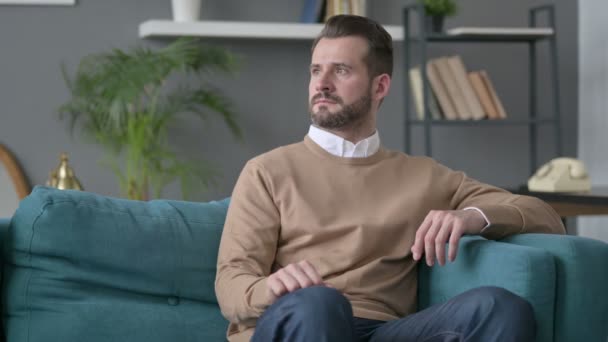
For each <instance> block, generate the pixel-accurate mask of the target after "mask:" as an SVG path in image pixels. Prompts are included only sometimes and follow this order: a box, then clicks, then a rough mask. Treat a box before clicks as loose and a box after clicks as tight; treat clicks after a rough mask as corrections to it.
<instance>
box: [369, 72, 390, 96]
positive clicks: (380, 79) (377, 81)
mask: <svg viewBox="0 0 608 342" xmlns="http://www.w3.org/2000/svg"><path fill="white" fill-rule="evenodd" d="M390 88H391V77H390V76H389V75H388V74H381V75H378V76H376V77H374V80H373V83H372V98H374V99H375V100H382V99H383V98H384V97H386V95H388V90H389V89H390Z"/></svg>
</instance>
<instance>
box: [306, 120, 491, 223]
mask: <svg viewBox="0 0 608 342" xmlns="http://www.w3.org/2000/svg"><path fill="white" fill-rule="evenodd" d="M308 136H309V137H310V139H311V140H312V141H314V142H315V143H316V144H317V145H319V146H321V148H323V149H324V150H325V151H327V152H328V153H331V154H333V155H334V156H338V157H345V158H365V157H369V156H371V155H373V154H374V153H376V152H378V149H380V135H379V134H378V130H376V131H375V132H374V134H372V135H371V136H369V137H368V138H365V139H363V140H361V141H359V142H357V143H356V144H353V143H352V142H350V141H348V140H346V139H344V138H342V137H341V136H338V135H336V134H333V133H331V132H328V131H325V130H322V129H320V128H318V127H315V126H314V125H310V128H309V129H308ZM463 210H476V211H477V212H479V213H480V214H481V216H483V218H484V220H486V226H485V227H484V228H483V229H486V228H488V227H489V226H490V221H489V220H488V218H487V217H486V215H485V214H484V213H483V211H481V209H479V208H476V207H467V208H464V209H463ZM482 231H483V230H482Z"/></svg>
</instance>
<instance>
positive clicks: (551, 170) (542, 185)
mask: <svg viewBox="0 0 608 342" xmlns="http://www.w3.org/2000/svg"><path fill="white" fill-rule="evenodd" d="M528 190H529V191H544V192H570V191H589V190H591V180H590V179H589V175H588V174H587V170H586V169H585V165H584V164H583V163H582V162H581V161H579V160H576V159H573V158H556V159H553V160H551V161H550V162H548V163H546V164H544V165H543V166H541V167H540V168H539V169H538V171H536V173H534V175H533V176H532V177H531V178H530V179H529V180H528Z"/></svg>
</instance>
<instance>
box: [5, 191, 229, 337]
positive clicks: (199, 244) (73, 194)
mask: <svg viewBox="0 0 608 342" xmlns="http://www.w3.org/2000/svg"><path fill="white" fill-rule="evenodd" d="M227 208H228V200H227V199H226V200H223V201H215V202H208V203H194V202H183V201H170V200H154V201H149V202H140V201H129V200H124V199H116V198H109V197H104V196H99V195H95V194H92V193H88V192H80V191H61V190H56V189H52V188H46V187H36V188H35V189H34V190H33V192H32V193H31V195H30V196H28V197H27V198H25V199H24V200H23V201H22V202H21V204H20V207H19V209H18V210H17V212H16V213H15V216H14V217H13V219H12V221H11V226H10V229H9V231H8V234H7V237H6V239H5V240H6V243H5V267H4V271H5V272H4V274H5V277H4V278H5V279H4V284H3V285H4V286H3V291H2V294H3V316H4V323H5V327H6V331H5V332H6V334H7V338H8V339H9V340H18V341H26V340H27V341H51V340H54V341H76V340H80V341H84V340H86V341H116V340H128V341H133V340H136V341H138V340H142V341H143V340H145V341H167V340H179V341H212V340H222V339H223V336H224V334H225V329H226V326H227V322H226V321H225V320H224V319H223V318H222V317H221V315H220V312H219V309H218V307H217V300H216V297H215V291H214V280H215V269H216V262H217V251H218V247H219V241H220V237H221V233H222V227H223V224H224V219H225V216H226V211H227Z"/></svg>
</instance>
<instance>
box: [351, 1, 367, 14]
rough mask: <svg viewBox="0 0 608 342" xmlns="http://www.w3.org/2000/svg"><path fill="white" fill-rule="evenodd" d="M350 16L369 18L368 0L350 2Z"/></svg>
mask: <svg viewBox="0 0 608 342" xmlns="http://www.w3.org/2000/svg"><path fill="white" fill-rule="evenodd" d="M350 10H351V12H350V14H354V15H358V16H362V17H365V16H367V0H350Z"/></svg>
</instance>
